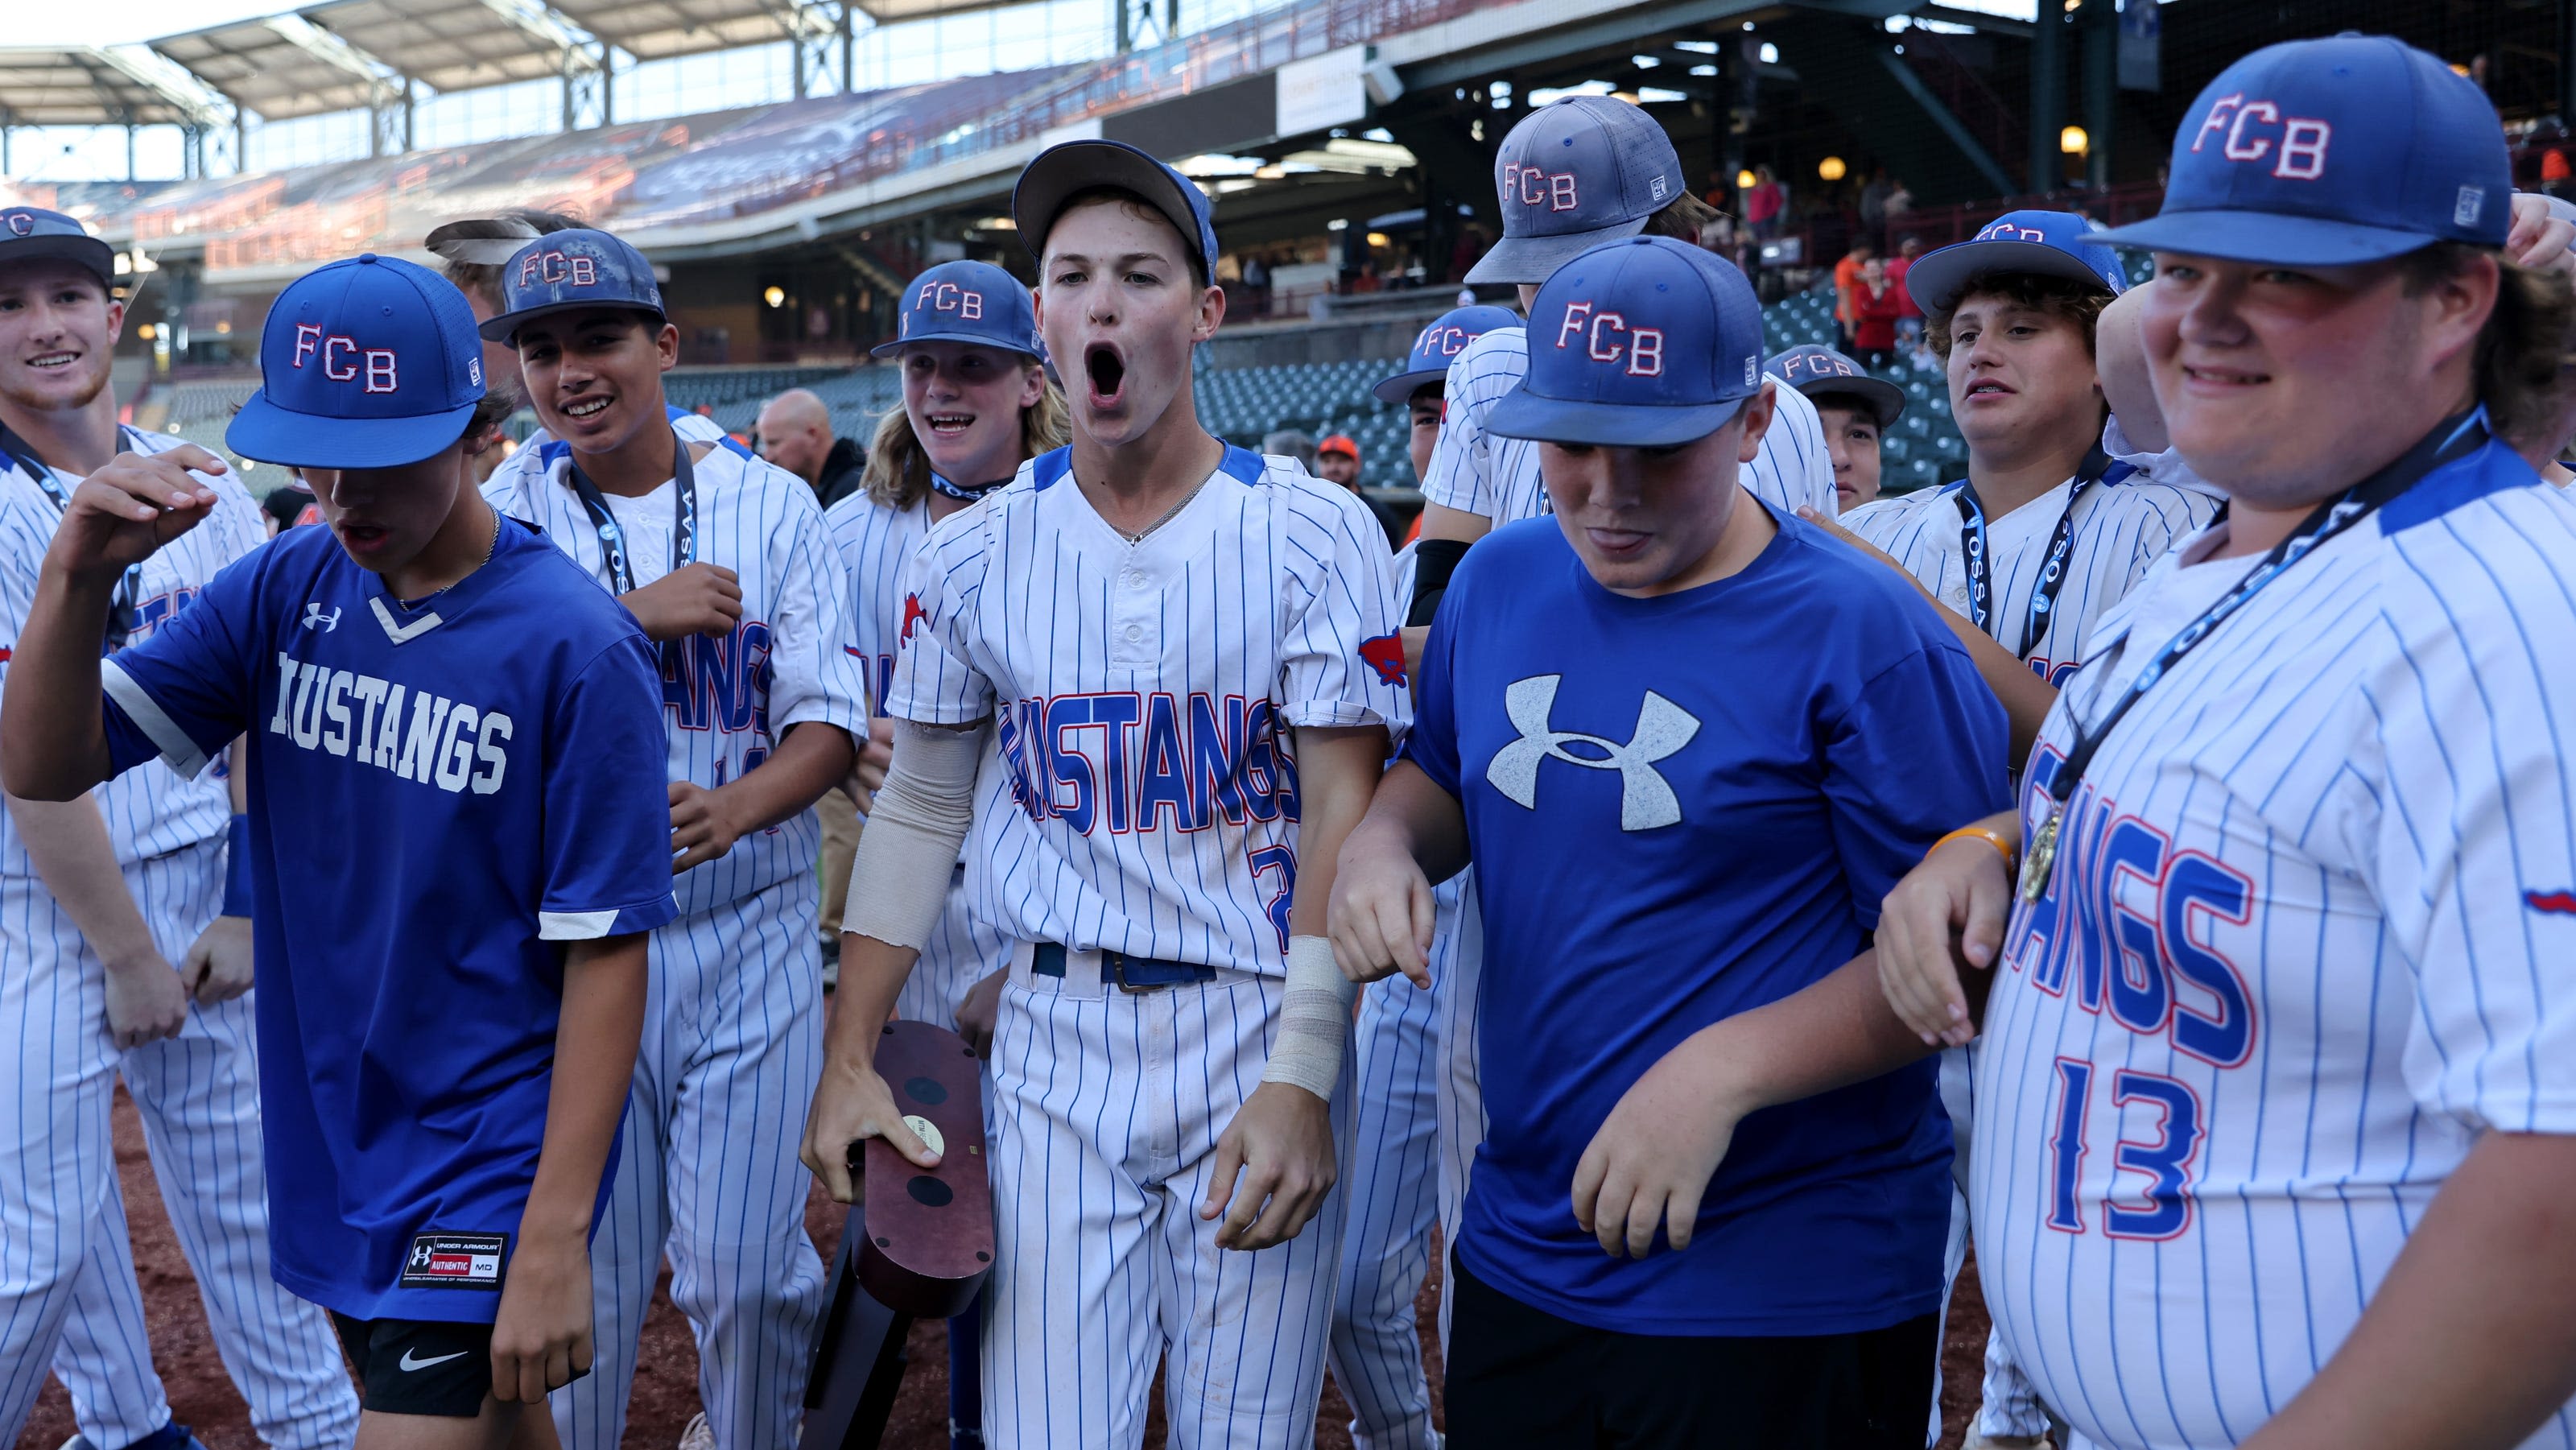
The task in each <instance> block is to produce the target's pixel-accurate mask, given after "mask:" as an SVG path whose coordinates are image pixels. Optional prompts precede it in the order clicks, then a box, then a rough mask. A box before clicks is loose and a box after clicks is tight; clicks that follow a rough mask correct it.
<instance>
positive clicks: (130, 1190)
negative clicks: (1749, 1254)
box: [17, 1088, 1986, 1450]
mask: <svg viewBox="0 0 2576 1450" xmlns="http://www.w3.org/2000/svg"><path fill="white" fill-rule="evenodd" d="M116 1163H117V1170H118V1174H119V1176H120V1177H121V1178H122V1180H123V1182H124V1186H125V1204H126V1209H127V1211H128V1213H129V1215H130V1216H131V1217H132V1219H133V1225H134V1260H135V1265H136V1268H137V1270H138V1271H139V1273H140V1274H141V1276H142V1283H143V1302H144V1307H145V1311H146V1317H147V1319H148V1321H149V1324H150V1327H151V1333H152V1347H153V1356H154V1361H155V1363H156V1364H157V1365H158V1366H159V1368H160V1371H161V1377H162V1379H163V1381H164V1383H165V1384H166V1385H167V1386H168V1390H169V1395H170V1404H171V1407H172V1409H173V1410H175V1411H176V1412H177V1414H178V1417H179V1418H180V1419H181V1420H182V1421H185V1422H186V1423H187V1424H189V1425H191V1426H194V1427H195V1428H196V1431H197V1434H198V1435H199V1436H200V1437H201V1438H203V1439H204V1440H205V1442H206V1443H207V1444H208V1445H209V1446H211V1447H213V1450H254V1447H256V1445H257V1444H258V1442H257V1440H256V1439H255V1438H254V1437H253V1436H252V1434H251V1431H250V1420H249V1417H248V1415H247V1414H246V1413H245V1412H244V1410H243V1407H242V1401H241V1396H240V1395H239V1394H237V1393H235V1392H234V1390H233V1387H232V1382H231V1380H229V1379H227V1378H226V1377H225V1375H224V1369H223V1365H222V1364H221V1363H220V1362H219V1361H218V1360H217V1359H216V1357H215V1347H214V1341H213V1339H212V1337H211V1336H210V1335H209V1334H208V1333H207V1330H206V1314H205V1310H204V1308H203V1306H201V1305H200V1304H199V1303H198V1300H197V1293H196V1280H195V1279H194V1278H193V1277H192V1276H190V1274H189V1272H188V1265H187V1262H186V1261H185V1260H184V1259H182V1258H181V1257H180V1255H179V1246H178V1240H177V1239H176V1238H175V1237H174V1236H173V1235H172V1234H171V1232H170V1220H169V1216H168V1215H167V1214H165V1213H164V1212H163V1211H162V1208H161V1195H160V1192H159V1190H157V1189H156V1188H155V1187H153V1184H152V1169H151V1165H150V1163H149V1162H147V1161H146V1159H145V1157H144V1152H143V1130H142V1127H141V1125H140V1123H139V1122H138V1121H137V1120H136V1118H135V1115H134V1105H133V1104H132V1103H130V1102H128V1101H127V1100H126V1096H125V1093H124V1090H123V1089H122V1088H120V1089H118V1091H117V1095H116ZM806 1222H807V1224H808V1225H809V1226H810V1227H811V1228H812V1230H813V1234H814V1241H815V1244H816V1246H817V1247H819V1248H820V1249H821V1250H822V1253H823V1257H824V1258H825V1259H826V1260H829V1259H830V1258H831V1256H832V1250H833V1248H834V1247H835V1245H836V1244H837V1243H838V1242H839V1237H840V1215H839V1214H838V1213H837V1212H835V1211H834V1210H833V1205H832V1204H831V1203H830V1202H829V1201H827V1200H825V1199H824V1198H822V1196H821V1195H820V1194H817V1195H816V1196H815V1197H814V1199H813V1200H812V1202H811V1203H810V1204H809V1205H808V1207H807V1209H806ZM662 1277H663V1283H662V1284H661V1286H659V1287H657V1288H656V1289H655V1290H654V1294H653V1309H652V1313H651V1315H650V1317H648V1318H647V1319H646V1321H645V1325H644V1353H643V1356H642V1363H641V1367H640V1368H639V1369H638V1370H637V1371H636V1378H635V1398H634V1402H633V1408H632V1410H631V1412H630V1414H629V1417H628V1420H627V1427H626V1442H625V1450H670V1447H671V1446H672V1445H674V1444H675V1443H677V1441H678V1440H679V1437H680V1430H681V1428H682V1427H683V1426H685V1425H687V1424H688V1422H689V1417H690V1416H691V1415H693V1414H696V1413H697V1409H698V1378H697V1377H698V1354H697V1347H696V1345H695V1344H694V1343H693V1342H692V1341H691V1340H690V1337H689V1330H688V1325H687V1323H686V1322H685V1321H684V1320H682V1319H681V1317H680V1315H679V1312H678V1311H677V1310H675V1309H673V1308H672V1307H671V1298H670V1291H669V1280H670V1275H669V1274H668V1273H667V1272H666V1273H665V1274H664V1275H663V1276H662ZM1435 1278H1436V1276H1435ZM1436 1289H1437V1285H1436V1283H1435V1284H1434V1285H1432V1286H1428V1287H1426V1288H1425V1289H1424V1291H1423V1301H1422V1302H1423V1305H1424V1308H1425V1313H1424V1316H1423V1318H1424V1322H1425V1323H1429V1322H1431V1316H1430V1314H1429V1312H1428V1310H1429V1307H1430V1305H1431V1303H1432V1296H1433V1294H1434V1293H1435V1292H1436ZM1985 1339H1986V1315H1985V1305H1984V1303H1983V1301H1982V1300H1981V1299H1980V1298H1979V1297H1978V1294H1977V1276H1976V1274H1975V1273H1974V1272H1973V1271H1972V1272H1969V1273H1965V1274H1962V1275H1960V1283H1959V1294H1958V1300H1957V1302H1956V1303H1955V1304H1953V1305H1952V1306H1951V1316H1950V1332H1949V1336H1948V1342H1947V1343H1946V1344H1944V1345H1943V1347H1942V1363H1943V1376H1944V1389H1945V1393H1944V1394H1943V1396H1942V1399H1943V1404H1942V1411H1943V1413H1942V1420H1943V1422H1944V1426H1945V1428H1946V1430H1947V1433H1946V1434H1945V1435H1943V1436H1942V1439H1941V1450H1954V1447H1956V1446H1957V1445H1958V1443H1959V1438H1960V1434H1961V1428H1962V1426H1963V1425H1964V1424H1965V1422H1966V1419H1967V1415H1968V1413H1969V1410H1970V1409H1971V1408H1972V1407H1973V1405H1974V1402H1975V1396H1976V1393H1977V1379H1978V1369H1979V1365H1980V1363H1981V1362H1982V1359H1983V1355H1984V1352H1985ZM910 1353H911V1358H912V1370H911V1372H910V1373H909V1374H907V1375H906V1376H905V1377H904V1387H903V1396H902V1398H901V1400H900V1401H899V1402H898V1403H897V1404H896V1406H895V1415H894V1422H893V1424H892V1426H891V1427H890V1429H889V1431H888V1433H887V1436H886V1440H885V1444H886V1447H887V1450H944V1447H945V1445H946V1443H947V1435H946V1424H947V1418H948V1385H947V1379H948V1374H947V1367H948V1343H947V1333H946V1329H945V1327H944V1326H942V1325H936V1324H925V1325H919V1326H916V1327H915V1328H914V1330H913V1333H912V1340H911V1344H910ZM1423 1354H1424V1356H1425V1362H1426V1363H1427V1364H1429V1365H1430V1366H1431V1369H1432V1373H1433V1380H1432V1383H1433V1384H1434V1386H1437V1385H1438V1383H1439V1379H1438V1373H1439V1349H1438V1346H1436V1345H1434V1344H1432V1343H1430V1342H1429V1340H1428V1338H1426V1340H1425V1342H1424V1345H1423ZM1434 1393H1435V1398H1436V1394H1437V1391H1436V1389H1435V1392H1434ZM1348 1421H1349V1411H1348V1410H1347V1409H1346V1408H1345V1407H1344V1406H1343V1404H1342V1397H1341V1394H1340V1392H1339V1391H1338V1390H1335V1389H1333V1388H1331V1387H1329V1386H1328V1387H1327V1388H1326V1389H1325V1392H1324V1404H1323V1410H1322V1413H1321V1414H1320V1415H1318V1416H1317V1423H1316V1435H1315V1443H1316V1445H1317V1446H1318V1447H1321V1450H1349V1446H1350V1443H1351V1441H1350V1436H1349V1434H1348V1433H1347V1432H1346V1431H1345V1430H1344V1428H1343V1427H1344V1426H1345V1425H1346V1424H1347V1423H1348ZM71 1434H72V1414H71V1401H70V1399H69V1397H67V1396H66V1395H65V1394H64V1393H63V1387H62V1385H61V1384H60V1383H59V1382H57V1381H52V1380H48V1381H47V1382H46V1385H45V1391H44V1396H43V1398H42V1399H41V1400H39V1401H38V1402H37V1405H36V1412H35V1415H34V1417H33V1418H31V1419H30V1420H29V1421H28V1422H27V1430H26V1433H25V1434H24V1435H23V1436H21V1437H20V1438H19V1441H18V1447H17V1450H58V1447H60V1446H61V1444H62V1443H63V1441H64V1440H66V1439H68V1438H69V1437H70V1436H71ZM1162 1443H1163V1428H1162V1419H1161V1416H1160V1415H1159V1414H1157V1415H1156V1416H1155V1418H1154V1421H1153V1423H1152V1424H1151V1425H1149V1426H1148V1428H1147V1431H1146V1436H1145V1444H1146V1445H1147V1446H1149V1447H1150V1446H1160V1445H1161V1444H1162Z"/></svg>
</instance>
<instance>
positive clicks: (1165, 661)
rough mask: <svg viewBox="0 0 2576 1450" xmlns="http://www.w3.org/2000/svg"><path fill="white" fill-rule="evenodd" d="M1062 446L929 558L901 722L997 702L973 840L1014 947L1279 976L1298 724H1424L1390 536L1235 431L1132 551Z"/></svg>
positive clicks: (907, 630) (1349, 497) (980, 873)
mask: <svg viewBox="0 0 2576 1450" xmlns="http://www.w3.org/2000/svg"><path fill="white" fill-rule="evenodd" d="M1071 467H1072V465H1071V455H1070V453H1069V452H1068V451H1065V450H1058V451H1057V452H1054V453H1049V454H1046V455H1044V456H1043V457H1040V458H1036V459H1033V460H1031V461H1030V462H1029V463H1027V464H1026V465H1024V466H1022V468H1021V470H1020V473H1019V476H1018V477H1017V478H1015V479H1013V480H1012V481H1011V482H1010V483H1009V484H1008V485H1006V486H1004V487H1003V488H1002V489H1000V490H999V491H997V492H995V493H994V494H992V495H991V496H989V497H987V498H986V499H985V500H984V502H983V503H981V504H979V505H978V506H976V507H975V508H972V509H969V510H967V511H966V512H964V513H961V514H957V515H955V516H953V517H950V518H948V519H945V520H942V521H941V522H940V523H939V525H938V526H937V527H935V528H934V529H933V530H932V531H931V535H930V541H929V543H928V544H926V545H925V546H924V547H923V548H922V550H921V552H920V553H919V554H918V555H917V556H916V557H915V558H914V560H913V566H912V574H911V578H912V583H911V585H910V588H909V591H908V595H909V597H908V598H907V599H906V600H905V603H904V607H903V622H902V624H901V626H900V628H899V630H898V638H897V648H898V650H899V654H898V656H897V658H896V663H895V677H894V688H893V690H892V691H891V692H890V693H889V695H888V698H887V702H886V710H887V713H889V714H891V715H894V716H896V717H897V718H899V719H906V720H918V721H923V722H927V723H933V724H961V723H965V722H968V721H974V720H981V719H985V718H987V717H996V719H997V728H996V730H995V732H994V739H993V743H992V747H991V748H992V750H993V752H994V753H993V754H992V755H991V756H988V757H987V761H986V768H985V770H984V772H983V774H982V776H981V783H980V786H979V791H978V794H979V797H980V798H979V800H978V802H977V806H976V815H975V824H974V830H973V834H972V835H971V836H970V837H969V839H968V842H967V847H966V859H967V872H966V880H967V890H968V893H969V898H968V899H969V901H970V902H971V903H972V905H973V909H974V913H975V915H976V916H977V917H978V918H979V919H981V920H985V921H990V922H994V923H996V924H998V925H999V926H1000V927H1001V928H1002V930H1003V932H1004V934H1005V935H1007V936H1009V937H1011V938H1013V939H1015V940H1021V941H1042V942H1061V943H1063V944H1065V945H1066V946H1069V947H1073V948H1076V949H1078V950H1096V949H1101V948H1109V949H1114V950H1117V951H1122V952H1127V953H1131V954H1134V955H1139V956H1146V957H1159V958H1164V959H1169V960H1179V961H1191V962H1200V963H1205V964H1207V965H1211V966H1218V967H1230V968H1234V969H1237V970H1241V971H1249V972H1261V973H1266V974H1270V975H1277V974H1279V973H1281V972H1283V971H1284V970H1285V969H1286V953H1287V946H1288V906H1289V901H1290V896H1291V892H1292V891H1293V890H1294V888H1295V886H1296V872H1297V855H1296V848H1297V818H1298V804H1297V801H1298V796H1297V767H1296V758H1295V754H1294V744H1293V741H1292V738H1291V733H1290V732H1291V730H1292V729H1293V728H1294V727H1297V726H1319V727H1332V726H1367V725H1383V726H1386V727H1388V728H1389V731H1390V733H1400V732H1401V730H1402V727H1403V725H1404V723H1405V722H1406V721H1407V719H1409V717H1410V709H1411V702H1410V699H1409V697H1408V696H1407V695H1406V693H1405V675H1404V660H1403V653H1402V650H1401V647H1400V645H1399V643H1398V642H1397V641H1396V639H1395V638H1394V634H1395V629H1396V625H1397V623H1398V622H1399V621H1400V620H1401V618H1402V612H1401V611H1400V610H1399V609H1398V607H1397V605H1396V600H1395V591H1394V584H1393V569H1392V564H1391V559H1390V556H1389V554H1388V552H1387V547H1386V535H1385V533H1384V532H1383V531H1381V530H1380V529H1379V528H1378V525H1377V521H1376V520H1375V519H1374V518H1373V517H1371V516H1370V514H1369V511H1368V506H1367V505H1366V504H1364V503H1362V502H1361V501H1360V499H1359V497H1358V496H1357V495H1355V494H1353V493H1351V492H1349V491H1348V490H1346V489H1343V488H1340V487H1337V486H1335V485H1333V484H1329V483H1323V482H1319V481H1317V480H1315V479H1312V478H1309V477H1307V476H1306V475H1305V473H1304V472H1303V471H1302V470H1301V469H1299V468H1298V467H1297V465H1296V464H1295V463H1294V462H1293V461H1291V460H1289V459H1285V458H1270V459H1263V458H1261V457H1259V456H1257V455H1255V454H1251V453H1247V452H1245V451H1243V450H1242V449H1239V448H1228V449H1227V450H1226V452H1225V456H1224V459H1223V461H1222V462H1221V463H1220V464H1219V465H1218V468H1217V471H1216V472H1215V473H1213V474H1211V475H1210V476H1209V478H1208V480H1207V482H1206V484H1205V485H1204V486H1203V487H1202V488H1201V489H1200V491H1199V493H1198V495H1197V496H1196V497H1195V498H1193V499H1192V500H1190V502H1189V503H1188V504H1187V505H1185V506H1184V507H1183V508H1182V509H1181V511H1180V512H1179V513H1178V514H1175V515H1174V516H1173V517H1172V518H1171V519H1170V520H1169V521H1168V522H1166V523H1164V524H1163V525H1162V526H1161V527H1160V528H1158V529H1156V530H1154V531H1153V532H1152V533H1150V534H1148V535H1146V536H1145V538H1144V540H1143V541H1142V542H1141V543H1137V544H1133V545H1131V544H1129V543H1128V542H1127V540H1126V539H1125V538H1124V537H1122V536H1121V535H1119V534H1118V533H1117V532H1116V531H1115V530H1113V529H1111V528H1110V527H1109V525H1108V524H1107V523H1106V522H1104V521H1103V520H1102V519H1101V517H1100V515H1099V514H1098V512H1096V511H1095V510H1094V509H1093V508H1092V506H1091V503H1090V501H1089V500H1087V499H1086V498H1084V497H1083V494H1082V490H1081V488H1080V487H1079V486H1078V485H1076V484H1075V483H1074V481H1073V479H1072V476H1071Z"/></svg>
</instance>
